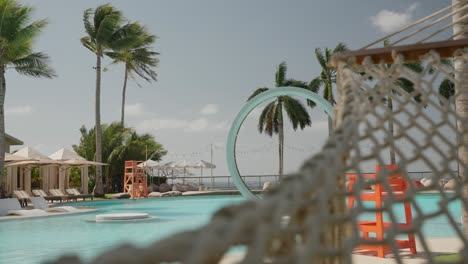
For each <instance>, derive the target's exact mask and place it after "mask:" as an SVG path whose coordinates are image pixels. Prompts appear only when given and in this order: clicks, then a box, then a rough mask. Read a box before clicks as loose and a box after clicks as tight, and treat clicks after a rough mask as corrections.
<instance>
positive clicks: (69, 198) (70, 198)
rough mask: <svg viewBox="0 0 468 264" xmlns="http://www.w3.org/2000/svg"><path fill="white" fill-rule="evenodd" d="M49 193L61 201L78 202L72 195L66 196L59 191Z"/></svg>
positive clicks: (51, 190) (54, 190) (53, 190)
mask: <svg viewBox="0 0 468 264" xmlns="http://www.w3.org/2000/svg"><path fill="white" fill-rule="evenodd" d="M49 193H50V194H52V195H54V196H60V197H62V199H63V200H67V201H70V200H75V201H78V199H77V198H76V197H75V196H74V195H66V194H64V193H63V192H62V191H61V190H60V189H50V190H49Z"/></svg>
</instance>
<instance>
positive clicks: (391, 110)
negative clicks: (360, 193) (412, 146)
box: [387, 96, 396, 164]
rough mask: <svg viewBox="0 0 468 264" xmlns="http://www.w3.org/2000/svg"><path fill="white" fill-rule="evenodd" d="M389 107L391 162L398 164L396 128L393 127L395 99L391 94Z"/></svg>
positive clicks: (388, 101)
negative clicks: (395, 140)
mask: <svg viewBox="0 0 468 264" xmlns="http://www.w3.org/2000/svg"><path fill="white" fill-rule="evenodd" d="M387 107H388V109H389V110H390V113H391V114H392V116H391V117H390V118H389V119H388V130H389V132H390V141H391V142H392V143H390V164H396V158H395V145H394V144H395V142H394V128H393V101H392V98H391V97H390V96H389V97H388V99H387Z"/></svg>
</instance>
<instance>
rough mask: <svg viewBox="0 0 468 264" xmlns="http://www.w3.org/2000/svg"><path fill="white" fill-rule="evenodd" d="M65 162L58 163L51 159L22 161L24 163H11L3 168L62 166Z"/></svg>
mask: <svg viewBox="0 0 468 264" xmlns="http://www.w3.org/2000/svg"><path fill="white" fill-rule="evenodd" d="M64 163H65V162H63V161H58V160H51V159H38V160H24V161H17V162H12V163H9V164H6V165H5V167H10V166H28V165H31V166H38V167H39V166H48V165H56V166H60V165H62V164H64Z"/></svg>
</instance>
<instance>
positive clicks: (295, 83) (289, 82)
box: [282, 79, 309, 88]
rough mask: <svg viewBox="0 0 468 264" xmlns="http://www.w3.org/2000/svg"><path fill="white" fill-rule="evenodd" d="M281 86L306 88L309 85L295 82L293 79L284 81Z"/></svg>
mask: <svg viewBox="0 0 468 264" xmlns="http://www.w3.org/2000/svg"><path fill="white" fill-rule="evenodd" d="M282 86H291V87H298V88H307V87H308V86H309V85H308V84H307V82H303V81H299V80H295V79H286V80H284V82H283V85H282Z"/></svg>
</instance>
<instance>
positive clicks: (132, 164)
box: [124, 160, 148, 198]
mask: <svg viewBox="0 0 468 264" xmlns="http://www.w3.org/2000/svg"><path fill="white" fill-rule="evenodd" d="M140 163H142V161H136V160H127V161H125V169H124V192H125V193H128V194H130V196H131V197H132V198H143V197H144V198H147V197H148V190H147V181H146V175H145V173H144V170H143V167H138V165H139V164H140Z"/></svg>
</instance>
